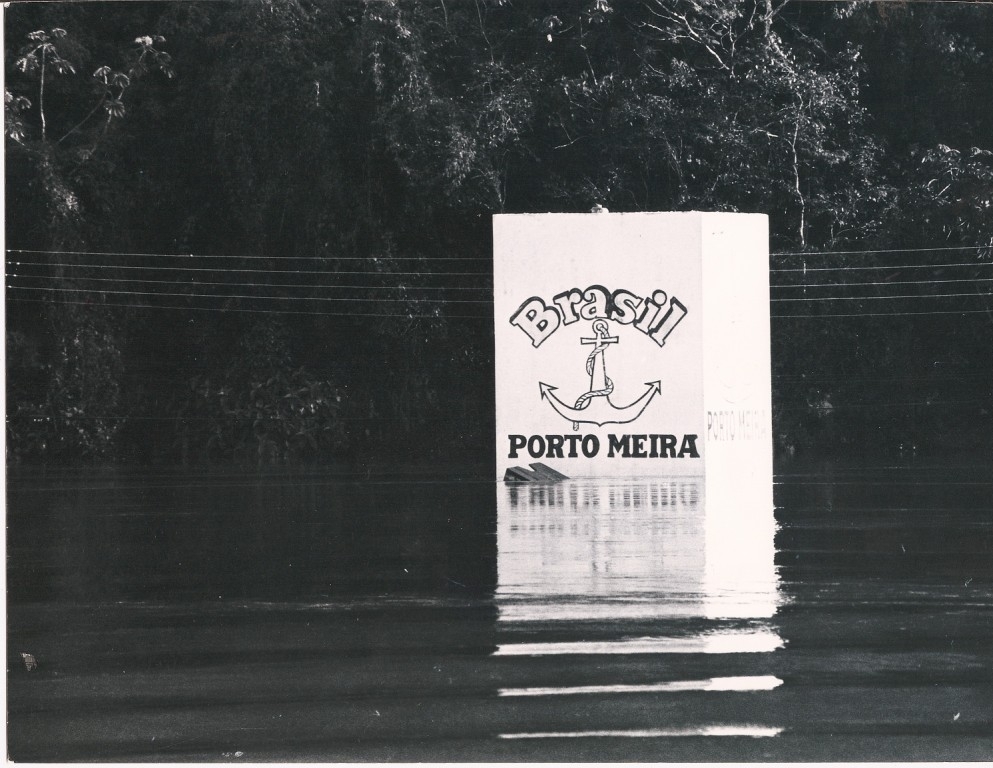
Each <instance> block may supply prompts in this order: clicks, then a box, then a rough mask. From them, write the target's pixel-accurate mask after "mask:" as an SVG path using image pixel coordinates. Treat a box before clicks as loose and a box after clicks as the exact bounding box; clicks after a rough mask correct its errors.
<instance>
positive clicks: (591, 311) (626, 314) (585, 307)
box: [510, 285, 686, 347]
mask: <svg viewBox="0 0 993 768" xmlns="http://www.w3.org/2000/svg"><path fill="white" fill-rule="evenodd" d="M685 316H686V307H685V306H684V305H683V303H682V302H681V301H680V300H679V299H677V298H676V297H675V296H671V297H670V296H669V295H668V294H666V292H665V291H662V290H656V291H654V292H653V293H652V294H651V296H646V297H644V298H642V297H639V296H638V295H637V294H635V293H632V292H631V291H628V290H625V289H623V288H620V289H618V290H616V291H613V292H610V291H608V290H607V289H606V288H604V287H603V286H602V285H591V286H589V287H588V288H587V289H586V290H582V291H581V290H580V289H579V288H570V289H569V290H567V291H563V292H562V293H559V294H557V295H556V296H554V297H553V298H552V301H551V303H550V304H549V303H547V302H546V301H545V300H544V299H542V298H541V297H540V296H532V297H531V298H529V299H528V300H527V301H525V302H524V303H523V304H521V306H520V307H518V309H517V311H516V312H514V314H513V315H511V316H510V323H511V325H515V326H517V327H518V328H520V329H521V330H522V331H524V333H526V334H527V336H528V338H530V339H531V344H532V345H533V346H535V347H539V346H541V344H542V343H543V342H544V341H545V340H546V339H547V338H548V337H549V336H551V335H552V334H553V333H555V331H557V330H558V329H559V328H560V327H561V326H563V325H572V324H573V323H575V322H578V321H579V320H594V319H596V318H604V319H607V320H613V321H614V322H616V323H620V324H621V325H631V326H633V327H634V328H636V329H638V330H639V331H641V332H642V333H644V334H645V335H646V336H648V337H649V338H650V339H652V340H653V341H654V342H655V343H656V344H658V345H659V346H660V347H661V346H664V345H665V340H666V337H667V336H668V335H669V334H670V333H672V331H673V329H674V328H675V327H676V326H677V325H679V323H680V321H681V320H682V319H683V318H684V317H685Z"/></svg>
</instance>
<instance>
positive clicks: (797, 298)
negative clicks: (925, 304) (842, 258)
mask: <svg viewBox="0 0 993 768" xmlns="http://www.w3.org/2000/svg"><path fill="white" fill-rule="evenodd" d="M956 296H959V297H960V296H987V297H990V296H993V293H922V294H917V295H913V294H905V295H901V296H791V297H789V298H777V299H769V301H863V300H864V301H873V300H875V299H945V298H952V297H956Z"/></svg>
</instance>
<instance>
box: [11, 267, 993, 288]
mask: <svg viewBox="0 0 993 768" xmlns="http://www.w3.org/2000/svg"><path fill="white" fill-rule="evenodd" d="M326 274H328V275H329V276H332V275H335V274H339V273H335V272H328V273H326ZM377 274H384V275H385V274H388V273H377ZM480 276H481V277H484V276H485V275H480ZM7 277H8V278H12V279H24V280H62V281H65V280H74V281H75V280H81V281H86V282H98V283H148V284H153V285H186V284H187V283H184V282H182V281H183V280H184V279H185V278H176V279H175V280H154V279H151V278H144V277H140V278H129V277H81V276H77V275H29V274H26V273H19V272H9V273H8V274H7ZM190 279H191V280H192V278H190ZM979 282H993V277H961V278H952V279H947V280H878V281H872V280H861V281H858V282H854V283H835V282H827V283H773V284H771V285H770V286H769V287H770V288H773V289H776V290H779V289H783V288H852V287H861V286H891V285H941V284H946V283H979ZM193 284H194V285H220V286H231V287H246V288H319V289H325V288H329V289H348V290H413V291H485V290H487V287H486V286H478V285H476V286H465V285H447V286H431V285H400V284H397V285H343V284H340V283H336V284H332V285H318V284H314V283H251V282H229V281H223V282H221V281H211V280H197V281H196V283H193Z"/></svg>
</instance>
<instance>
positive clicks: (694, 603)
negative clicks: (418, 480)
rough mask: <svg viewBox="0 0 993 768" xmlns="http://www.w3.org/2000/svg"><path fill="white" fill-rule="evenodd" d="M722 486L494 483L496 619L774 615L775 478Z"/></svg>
mask: <svg viewBox="0 0 993 768" xmlns="http://www.w3.org/2000/svg"><path fill="white" fill-rule="evenodd" d="M724 480H726V481H727V482H722V483H721V485H719V486H718V485H716V484H715V483H714V482H713V481H710V482H705V481H704V480H703V479H702V478H680V479H673V480H654V479H652V480H646V479H639V480H576V481H568V482H563V483H558V484H549V485H538V484H521V485H503V486H501V487H500V488H499V489H498V491H497V493H498V504H497V549H498V554H497V569H498V587H497V599H498V603H499V605H500V612H501V619H502V620H504V621H528V620H555V619H577V620H578V619H608V618H616V619H622V618H632V619H636V618H653V617H670V616H671V617H675V616H698V617H701V618H763V617H769V616H771V615H772V614H773V613H775V610H776V604H777V595H778V591H777V581H776V575H775V565H774V562H773V558H774V553H775V551H774V546H773V536H774V532H775V524H774V520H773V508H772V483H771V478H768V479H767V481H766V482H765V483H763V484H760V483H757V482H756V481H755V479H754V476H743V478H741V479H740V480H739V481H737V482H734V481H732V480H731V479H729V478H724Z"/></svg>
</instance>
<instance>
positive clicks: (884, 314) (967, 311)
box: [770, 309, 993, 320]
mask: <svg viewBox="0 0 993 768" xmlns="http://www.w3.org/2000/svg"><path fill="white" fill-rule="evenodd" d="M975 314H987V315H993V311H991V310H989V309H942V310H931V311H926V312H854V313H852V314H816V315H770V317H772V318H777V319H786V318H795V319H801V318H802V319H804V320H818V319H820V318H825V317H903V316H910V315H975Z"/></svg>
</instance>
